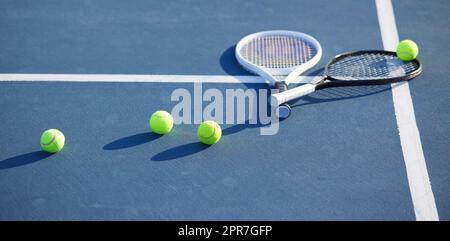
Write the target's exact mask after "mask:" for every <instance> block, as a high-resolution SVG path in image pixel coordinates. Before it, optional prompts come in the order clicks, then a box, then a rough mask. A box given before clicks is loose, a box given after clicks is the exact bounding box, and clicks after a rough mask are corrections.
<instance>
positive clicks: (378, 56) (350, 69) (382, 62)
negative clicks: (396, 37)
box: [270, 50, 422, 106]
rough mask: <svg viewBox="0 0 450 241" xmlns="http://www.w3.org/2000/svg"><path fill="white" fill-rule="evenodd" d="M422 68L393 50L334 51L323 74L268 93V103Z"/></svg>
mask: <svg viewBox="0 0 450 241" xmlns="http://www.w3.org/2000/svg"><path fill="white" fill-rule="evenodd" d="M421 72H422V64H421V62H420V61H419V60H418V59H415V60H412V61H408V62H405V61H402V60H400V59H399V58H397V54H396V53H395V52H390V51H381V50H368V51H357V52H349V53H344V54H340V55H337V56H336V57H334V58H333V59H332V60H331V61H330V62H329V63H328V64H327V65H326V67H325V71H324V75H323V78H322V79H320V80H319V81H317V82H315V83H310V84H304V85H302V86H300V87H296V88H293V89H289V90H286V91H284V92H281V93H277V94H273V95H272V96H271V100H270V101H271V104H272V105H274V106H279V105H282V104H284V103H286V102H288V101H291V100H293V99H297V98H299V97H302V96H305V95H308V94H310V93H312V92H314V91H316V90H320V89H325V88H332V87H343V86H358V85H382V84H389V83H395V82H399V81H405V80H410V79H412V78H414V77H416V76H418V75H419V74H420V73H421Z"/></svg>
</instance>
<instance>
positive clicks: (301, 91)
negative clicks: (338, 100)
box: [270, 84, 316, 106]
mask: <svg viewBox="0 0 450 241" xmlns="http://www.w3.org/2000/svg"><path fill="white" fill-rule="evenodd" d="M315 90H316V85H314V84H304V85H302V86H300V87H296V88H293V89H289V90H286V91H283V92H280V93H276V94H273V95H271V96H270V104H271V105H273V106H279V105H282V104H284V103H286V102H288V101H291V100H293V99H297V98H299V97H302V96H305V95H308V94H310V93H312V92H314V91H315Z"/></svg>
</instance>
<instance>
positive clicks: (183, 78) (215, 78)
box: [0, 73, 321, 84]
mask: <svg viewBox="0 0 450 241" xmlns="http://www.w3.org/2000/svg"><path fill="white" fill-rule="evenodd" d="M320 77H321V76H300V77H298V78H297V79H296V80H295V81H292V83H310V82H312V81H316V79H318V78H320ZM0 81H39V82H40V81H52V82H130V83H136V82H151V83H196V82H200V83H267V84H268V83H269V82H268V81H265V80H264V79H262V78H261V77H259V76H230V75H144V74H19V73H4V74H0Z"/></svg>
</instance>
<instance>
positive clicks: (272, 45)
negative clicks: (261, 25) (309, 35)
mask: <svg viewBox="0 0 450 241" xmlns="http://www.w3.org/2000/svg"><path fill="white" fill-rule="evenodd" d="M317 51H318V50H317V48H316V47H315V45H314V44H312V43H310V42H308V41H306V40H304V39H302V38H299V37H294V36H285V35H269V36H261V37H259V38H255V39H253V40H251V41H249V42H248V43H247V44H246V45H245V46H243V47H242V49H241V50H240V54H241V55H242V57H243V58H245V59H247V60H248V61H249V62H251V63H253V64H256V65H259V66H262V67H266V68H274V69H280V68H292V67H295V66H299V65H302V64H304V63H306V62H308V61H309V60H311V59H312V58H313V57H314V56H315V55H316V54H317Z"/></svg>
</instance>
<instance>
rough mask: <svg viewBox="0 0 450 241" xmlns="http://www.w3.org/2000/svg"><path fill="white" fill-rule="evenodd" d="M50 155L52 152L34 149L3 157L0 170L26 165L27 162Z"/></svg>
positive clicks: (36, 160) (39, 159)
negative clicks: (6, 157)
mask: <svg viewBox="0 0 450 241" xmlns="http://www.w3.org/2000/svg"><path fill="white" fill-rule="evenodd" d="M51 155H53V154H52V153H47V152H44V151H34V152H30V153H26V154H22V155H18V156H14V157H11V158H8V159H5V160H3V161H0V170H2V169H8V168H14V167H18V166H24V165H28V164H31V163H34V162H38V161H41V160H43V159H45V158H47V157H49V156H51Z"/></svg>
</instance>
